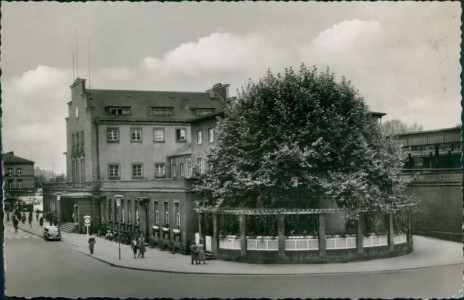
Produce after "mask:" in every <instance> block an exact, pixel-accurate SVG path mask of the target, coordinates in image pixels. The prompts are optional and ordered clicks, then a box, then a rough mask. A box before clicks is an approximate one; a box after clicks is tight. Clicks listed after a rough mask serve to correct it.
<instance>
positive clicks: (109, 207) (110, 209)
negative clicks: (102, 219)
mask: <svg viewBox="0 0 464 300" xmlns="http://www.w3.org/2000/svg"><path fill="white" fill-rule="evenodd" d="M108 220H110V221H112V220H113V200H112V199H110V201H109V202H108Z"/></svg>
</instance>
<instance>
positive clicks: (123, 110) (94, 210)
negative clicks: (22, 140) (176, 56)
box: [44, 79, 234, 251]
mask: <svg viewBox="0 0 464 300" xmlns="http://www.w3.org/2000/svg"><path fill="white" fill-rule="evenodd" d="M231 101H234V99H233V98H229V97H228V85H223V84H216V85H214V86H213V87H212V88H211V89H209V90H207V91H205V92H160V91H133V90H132V91H124V90H98V89H91V90H89V89H86V87H85V80H83V79H77V80H76V81H75V82H74V83H73V84H72V85H71V101H69V102H68V111H69V115H68V117H67V118H66V134H67V151H66V153H65V154H66V163H67V174H68V182H67V183H66V184H58V183H48V184H46V186H45V187H44V210H45V211H47V212H53V214H55V215H56V216H57V217H58V218H59V219H60V221H61V224H62V227H63V228H64V230H66V228H69V229H71V228H72V229H74V230H77V231H80V232H82V231H83V230H84V216H85V215H90V216H91V218H92V228H93V229H94V230H96V229H97V228H103V229H104V230H106V231H113V232H119V231H122V232H124V233H125V234H126V236H130V235H133V234H140V233H141V234H143V235H145V236H146V237H149V238H150V240H151V241H153V242H154V243H158V244H160V245H161V246H162V247H165V248H170V249H179V250H180V251H183V250H185V247H186V245H187V242H188V241H191V240H192V239H193V238H194V232H195V228H196V227H197V218H196V216H195V215H194V214H192V213H189V212H194V210H193V205H194V203H193V198H192V193H190V192H188V187H189V180H188V178H190V177H191V176H192V173H193V172H195V171H199V172H201V171H203V170H204V168H205V160H206V155H207V151H206V150H207V149H208V148H209V147H211V146H212V145H213V144H214V141H215V140H214V126H215V117H214V116H216V115H218V114H220V113H222V112H223V110H224V109H225V108H227V106H228V105H229V104H230V102H231ZM205 116H207V117H206V118H205ZM211 118H213V119H211ZM118 204H119V206H118Z"/></svg>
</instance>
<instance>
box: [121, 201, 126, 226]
mask: <svg viewBox="0 0 464 300" xmlns="http://www.w3.org/2000/svg"><path fill="white" fill-rule="evenodd" d="M124 217H125V210H124V199H121V221H122V222H123V223H124V222H125V221H126V219H125V218H124Z"/></svg>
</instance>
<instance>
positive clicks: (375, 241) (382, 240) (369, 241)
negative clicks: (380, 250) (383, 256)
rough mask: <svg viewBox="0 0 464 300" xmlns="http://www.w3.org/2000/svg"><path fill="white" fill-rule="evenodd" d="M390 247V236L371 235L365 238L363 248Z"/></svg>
mask: <svg viewBox="0 0 464 300" xmlns="http://www.w3.org/2000/svg"><path fill="white" fill-rule="evenodd" d="M380 246H388V236H387V235H371V236H365V237H363V247H365V248H369V247H380Z"/></svg>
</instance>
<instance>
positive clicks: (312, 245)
mask: <svg viewBox="0 0 464 300" xmlns="http://www.w3.org/2000/svg"><path fill="white" fill-rule="evenodd" d="M304 250H319V240H318V239H317V238H312V237H306V236H305V237H294V236H289V237H287V238H286V239H285V251H304Z"/></svg>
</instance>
